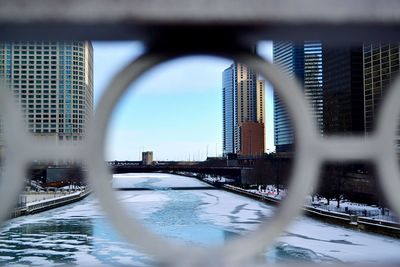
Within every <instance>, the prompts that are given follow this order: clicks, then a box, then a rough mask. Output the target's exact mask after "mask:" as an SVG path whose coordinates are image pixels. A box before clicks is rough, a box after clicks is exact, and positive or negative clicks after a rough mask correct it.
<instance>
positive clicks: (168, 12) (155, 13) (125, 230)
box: [0, 0, 400, 266]
mask: <svg viewBox="0 0 400 267" xmlns="http://www.w3.org/2000/svg"><path fill="white" fill-rule="evenodd" d="M0 6H1V8H0V31H1V35H0V38H1V39H2V40H3V41H14V40H29V39H34V40H38V39H52V40H57V39H62V40H66V39H73V40H77V39H81V40H87V39H91V40H122V39H129V40H133V39H134V40H141V41H143V42H144V43H145V44H146V45H147V52H146V53H145V54H144V55H143V56H141V57H140V58H138V59H136V60H135V61H133V62H131V63H130V64H128V65H127V66H126V67H125V69H123V70H122V71H121V72H120V73H118V74H117V75H116V76H115V77H114V79H113V80H112V82H111V83H110V84H109V86H108V88H107V90H106V92H105V93H104V95H103V97H102V99H101V101H100V103H99V105H98V108H97V110H96V114H95V118H94V120H93V122H92V124H91V126H90V130H89V132H88V134H87V138H86V140H85V141H84V144H83V145H82V146H79V147H77V146H73V147H68V146H63V147H61V148H60V147H56V146H54V145H53V144H44V143H43V144H40V145H39V144H37V143H35V142H33V139H32V138H30V137H29V136H28V135H27V134H25V133H24V131H23V127H22V123H21V122H20V120H19V118H20V117H19V116H18V111H17V110H16V109H15V107H14V106H13V105H12V103H13V101H12V100H11V97H10V96H9V95H7V91H6V90H0V113H1V115H2V118H3V119H4V124H3V127H4V140H3V141H4V146H5V157H6V159H7V160H6V161H5V165H4V166H3V168H2V179H1V180H0V202H1V203H2V205H1V207H0V217H1V219H3V220H4V218H5V217H6V215H7V214H8V210H9V208H10V207H11V206H12V204H13V203H12V200H13V199H15V196H16V195H17V194H18V193H19V191H20V189H21V188H22V186H23V177H24V168H23V166H26V165H27V164H28V163H29V162H31V161H32V160H33V159H37V158H42V159H44V160H45V159H48V160H52V159H65V160H69V159H75V160H81V161H82V162H84V164H85V166H87V168H88V172H89V181H90V183H91V187H92V188H93V189H94V191H95V193H96V195H97V197H98V199H99V201H100V203H101V205H102V207H103V209H104V210H105V211H106V213H107V214H108V215H109V218H110V220H111V221H112V223H113V224H114V225H115V227H116V228H117V229H118V230H119V231H120V233H121V235H123V236H125V237H126V239H127V240H129V241H130V242H132V243H134V244H135V245H136V246H137V247H138V248H140V249H142V250H143V251H145V252H147V253H149V254H151V255H153V256H154V257H155V258H156V259H158V260H159V261H160V262H163V263H165V264H167V265H171V266H244V265H248V264H249V263H248V259H250V258H252V257H253V256H254V255H257V254H258V253H260V252H261V251H264V250H265V249H266V248H268V247H269V246H271V245H272V244H273V241H274V239H275V238H276V237H277V236H278V235H279V234H280V233H281V232H282V231H283V230H284V229H285V228H286V226H288V224H289V223H290V222H291V221H292V220H293V219H294V218H295V217H296V216H297V215H298V214H299V213H300V212H301V208H302V203H303V200H304V197H305V196H306V195H307V193H308V192H309V189H310V188H312V187H313V185H315V184H316V182H317V176H318V173H319V169H320V168H321V166H322V164H323V163H324V162H326V161H329V160H341V161H349V160H368V161H372V162H374V163H375V164H376V165H377V169H378V173H379V177H380V182H381V186H382V188H383V190H384V191H385V193H386V195H387V196H388V198H389V201H390V203H391V205H392V208H393V209H394V210H395V211H396V212H397V214H400V194H398V192H399V191H400V179H398V178H399V169H398V166H397V157H396V150H395V147H394V145H393V140H395V139H396V134H397V125H398V115H399V108H400V106H399V105H398V103H399V101H400V89H398V88H397V87H399V86H400V81H399V80H397V81H396V82H395V83H394V84H393V86H392V87H393V88H392V90H390V92H389V93H388V95H387V96H386V100H385V102H384V105H383V109H382V110H381V113H380V115H379V117H378V121H379V123H378V128H377V131H376V132H375V133H374V134H373V135H371V136H369V137H367V138H346V139H344V138H338V137H333V136H332V137H329V138H326V137H325V138H321V137H320V136H319V134H318V130H317V127H316V125H315V123H314V122H313V120H312V119H311V118H310V117H308V116H307V115H306V114H307V104H306V101H305V99H304V96H303V95H302V94H301V92H302V88H301V85H299V84H298V83H296V82H295V81H293V80H291V79H289V78H288V77H287V76H286V75H285V74H284V73H282V71H281V70H279V69H278V68H276V67H275V66H273V65H272V64H270V63H268V62H266V61H265V60H263V59H262V58H260V57H257V56H255V55H253V54H251V53H248V51H250V50H251V47H252V46H253V45H254V44H255V43H256V42H257V41H259V40H265V39H276V40H326V41H331V42H337V43H345V44H348V43H351V42H355V41H365V40H367V41H368V40H383V41H396V42H398V41H399V40H398V39H399V34H398V33H399V30H400V2H399V1H397V0H353V1H348V0H248V1H239V0H234V1H232V0H216V1H209V0H189V1H187V0H186V1H182V0H170V1H164V0H147V1H140V0H119V1H113V0H85V1H82V0H70V1H64V0H36V1H28V0H13V1H9V0H1V1H0ZM191 54H211V55H216V56H222V57H226V58H230V59H233V60H236V61H239V62H242V63H244V64H246V65H248V66H250V67H252V68H253V69H255V70H256V71H257V72H259V73H260V74H261V75H262V76H263V77H265V78H266V79H267V80H268V81H269V82H270V83H271V84H272V85H273V86H274V88H275V89H276V90H277V93H278V94H279V96H280V97H281V99H282V100H283V102H284V103H285V104H286V106H287V110H288V112H289V115H290V116H291V118H292V121H293V124H294V128H295V131H296V141H297V142H296V154H295V160H294V168H293V177H292V180H291V183H290V185H289V194H288V197H287V198H286V199H285V201H284V203H282V205H281V206H280V211H279V212H278V213H277V214H276V216H275V217H274V218H273V219H272V220H270V221H269V222H268V224H262V225H261V226H260V227H259V228H258V230H257V231H256V232H255V233H252V234H249V235H247V236H244V237H241V238H238V239H236V240H232V241H231V242H229V243H227V244H226V245H224V246H223V247H213V248H202V247H195V248H192V247H191V248H188V247H182V246H179V245H177V244H174V243H171V242H170V241H168V240H166V239H164V238H161V237H159V236H157V235H155V234H154V233H150V232H148V231H147V230H146V229H145V228H143V227H142V225H141V224H140V223H139V222H138V221H137V220H135V219H132V218H131V217H130V216H128V214H126V213H125V211H124V209H123V208H122V207H121V206H120V205H119V204H118V202H117V200H116V199H115V197H114V195H113V194H112V192H111V191H110V189H109V177H108V169H107V166H106V164H105V163H104V159H103V158H102V155H103V147H104V146H103V144H104V141H105V130H106V127H107V125H108V122H109V119H110V114H111V113H112V110H113V108H114V106H115V104H116V103H117V101H118V99H119V98H120V97H121V96H122V94H123V92H124V91H125V90H126V88H127V86H128V85H129V84H130V83H131V82H133V81H135V80H136V79H137V78H139V77H140V76H141V75H142V74H143V73H144V72H145V71H147V70H149V69H150V68H152V67H155V66H157V65H158V64H160V63H163V62H165V61H168V60H171V59H174V58H177V57H181V56H186V55H191ZM5 185H7V186H5ZM243 248H246V249H243Z"/></svg>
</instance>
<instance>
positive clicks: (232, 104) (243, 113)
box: [222, 62, 265, 155]
mask: <svg viewBox="0 0 400 267" xmlns="http://www.w3.org/2000/svg"><path fill="white" fill-rule="evenodd" d="M222 76H223V82H222V83H223V85H222V86H223V150H224V154H225V155H226V154H228V153H236V154H243V153H241V146H242V145H243V142H242V140H243V138H247V137H246V134H244V133H245V132H247V130H244V128H243V127H245V128H246V127H247V126H246V125H242V124H243V123H245V122H255V123H260V125H261V124H262V129H264V116H265V106H264V105H265V104H264V94H265V81H263V80H258V79H257V74H256V73H255V72H254V71H252V70H251V69H250V68H248V67H247V66H245V65H243V64H240V63H236V62H235V63H233V64H232V65H231V66H230V67H229V68H227V69H226V70H224V72H223V75H222ZM241 130H244V131H243V133H242V132H241ZM263 132H264V130H263ZM262 138H263V140H262V144H264V133H263V134H262ZM262 153H264V145H263V146H262V147H257V148H255V147H253V148H252V153H251V154H252V155H260V154H262ZM247 154H248V153H247Z"/></svg>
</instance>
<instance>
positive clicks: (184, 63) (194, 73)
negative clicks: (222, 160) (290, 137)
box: [93, 42, 274, 160]
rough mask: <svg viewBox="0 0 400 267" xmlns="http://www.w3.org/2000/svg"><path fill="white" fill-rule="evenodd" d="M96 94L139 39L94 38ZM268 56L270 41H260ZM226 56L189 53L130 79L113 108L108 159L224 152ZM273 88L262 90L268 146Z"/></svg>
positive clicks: (137, 48) (139, 49) (136, 50)
mask: <svg viewBox="0 0 400 267" xmlns="http://www.w3.org/2000/svg"><path fill="white" fill-rule="evenodd" d="M93 47H94V98H95V104H96V103H97V102H98V101H99V99H100V97H101V95H102V93H103V91H104V89H105V87H106V86H107V83H108V82H109V81H110V80H111V79H112V77H113V76H114V75H115V74H116V73H117V72H118V71H119V70H120V69H121V68H123V67H124V66H125V65H126V64H127V63H128V62H129V61H130V60H132V59H134V58H136V57H138V56H139V55H140V54H142V53H143V51H144V47H143V46H142V44H141V43H139V42H94V43H93ZM259 53H260V55H262V56H264V57H266V58H268V59H271V57H272V56H271V54H272V48H271V43H270V42H262V43H260V44H259ZM231 63H232V61H230V60H226V59H222V58H216V57H207V56H192V57H185V58H181V59H178V60H174V61H170V62H167V63H164V64H162V65H160V66H157V67H156V68H154V69H152V70H150V71H149V72H148V73H146V74H145V75H143V77H141V78H140V79H139V80H138V81H136V82H135V83H133V84H132V85H131V86H130V87H129V88H128V90H127V92H126V93H125V95H124V96H123V98H121V100H120V102H119V103H118V105H117V106H116V108H115V110H114V113H113V117H112V121H111V123H110V126H109V129H108V138H107V141H106V155H105V158H106V159H107V160H139V159H140V157H141V152H142V151H147V150H150V151H153V152H154V158H155V160H189V159H190V160H204V159H205V158H206V156H207V155H208V156H215V155H221V154H222V72H223V70H224V69H226V68H227V67H229V65H230V64H231ZM272 115H273V114H272V90H271V89H270V87H269V86H267V91H266V126H265V127H266V140H267V149H270V150H271V151H272V150H274V146H273V121H272V119H273V117H272Z"/></svg>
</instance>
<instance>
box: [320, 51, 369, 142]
mask: <svg viewBox="0 0 400 267" xmlns="http://www.w3.org/2000/svg"><path fill="white" fill-rule="evenodd" d="M323 58H324V60H323V76H324V134H325V135H329V134H339V135H351V134H363V133H364V89H363V48H362V45H361V44H360V45H358V46H356V45H354V46H351V47H350V46H347V47H346V46H341V47H331V46H328V45H325V44H324V45H323Z"/></svg>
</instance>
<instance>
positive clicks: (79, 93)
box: [0, 41, 93, 143]
mask: <svg viewBox="0 0 400 267" xmlns="http://www.w3.org/2000/svg"><path fill="white" fill-rule="evenodd" d="M0 79H3V80H5V81H6V83H7V84H8V86H9V88H10V89H11V90H12V92H13V94H14V96H15V101H16V105H17V106H18V107H19V108H20V109H21V111H22V113H23V119H24V121H25V125H26V127H27V129H28V130H29V131H30V132H32V133H33V134H34V135H35V136H36V137H38V138H39V139H46V140H50V141H54V142H56V143H59V142H63V141H76V142H78V141H79V140H82V138H83V137H84V135H85V131H86V125H87V122H88V120H89V119H90V117H91V116H92V112H93V48H92V45H91V43H90V42H85V41H69V42H51V41H34V42H13V43H0Z"/></svg>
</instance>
